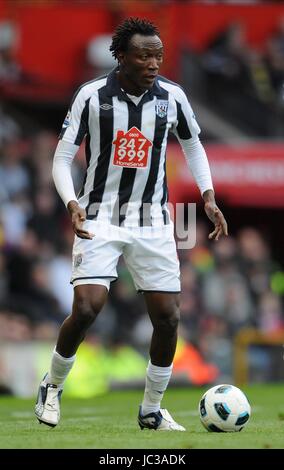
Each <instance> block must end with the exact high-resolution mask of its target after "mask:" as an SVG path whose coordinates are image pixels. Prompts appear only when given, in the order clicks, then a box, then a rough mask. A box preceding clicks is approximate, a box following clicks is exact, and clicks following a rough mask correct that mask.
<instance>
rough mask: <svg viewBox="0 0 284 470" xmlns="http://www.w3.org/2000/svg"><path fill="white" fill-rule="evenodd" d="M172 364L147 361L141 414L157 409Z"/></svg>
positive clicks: (166, 384)
mask: <svg viewBox="0 0 284 470" xmlns="http://www.w3.org/2000/svg"><path fill="white" fill-rule="evenodd" d="M172 369H173V365H172V364H171V365H170V366H168V367H159V366H154V365H153V364H152V363H151V361H149V363H148V367H147V375H146V385H145V392H144V398H143V402H142V410H141V411H142V415H147V414H148V413H155V412H157V411H159V409H160V407H161V406H160V405H161V401H162V399H163V396H164V392H165V391H166V388H167V386H168V383H169V381H170V378H171V375H172Z"/></svg>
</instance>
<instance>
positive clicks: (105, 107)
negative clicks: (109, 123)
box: [100, 103, 113, 111]
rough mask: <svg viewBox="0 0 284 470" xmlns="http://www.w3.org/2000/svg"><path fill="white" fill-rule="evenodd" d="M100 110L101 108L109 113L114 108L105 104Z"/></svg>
mask: <svg viewBox="0 0 284 470" xmlns="http://www.w3.org/2000/svg"><path fill="white" fill-rule="evenodd" d="M100 108H101V109H104V110H105V111H108V110H109V109H112V108H113V106H112V105H111V104H108V103H104V104H101V105H100Z"/></svg>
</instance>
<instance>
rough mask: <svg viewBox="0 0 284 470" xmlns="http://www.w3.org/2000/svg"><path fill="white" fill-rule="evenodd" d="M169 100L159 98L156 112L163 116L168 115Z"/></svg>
mask: <svg viewBox="0 0 284 470" xmlns="http://www.w3.org/2000/svg"><path fill="white" fill-rule="evenodd" d="M168 106H169V102H168V101H167V100H157V103H156V114H157V115H158V116H159V117H160V118H163V117H165V116H166V115H167V112H168Z"/></svg>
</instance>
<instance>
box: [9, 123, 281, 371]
mask: <svg viewBox="0 0 284 470" xmlns="http://www.w3.org/2000/svg"><path fill="white" fill-rule="evenodd" d="M55 145H56V135H55V134H53V133H51V132H50V131H47V130H42V131H41V132H40V133H38V134H37V135H35V136H32V137H31V138H30V139H26V140H22V139H18V138H17V137H16V135H14V136H13V137H12V136H10V137H9V138H8V139H3V140H2V143H1V163H0V188H1V213H0V222H1V226H0V227H1V232H0V243H1V245H0V246H1V252H0V339H1V340H9V341H23V340H33V339H40V340H54V339H55V338H56V335H57V331H58V327H59V325H60V323H61V322H62V320H63V319H64V318H65V316H66V315H68V314H69V312H70V310H71V306H72V287H71V285H70V284H69V279H70V269H71V250H72V240H73V232H72V228H71V224H70V221H69V216H68V214H67V211H66V209H65V207H64V206H63V204H62V202H61V201H60V200H59V197H58V196H57V194H56V192H55V189H54V185H53V182H52V177H51V165H52V158H53V153H54V149H55ZM82 175H83V166H82V163H81V159H80V158H78V159H77V160H76V161H75V164H74V174H73V176H74V181H75V185H76V187H77V188H78V187H79V186H80V184H81V181H82ZM204 219H205V215H204ZM207 236H208V226H207V225H205V223H204V221H203V220H202V219H201V220H200V221H199V222H198V224H197V243H196V246H195V248H193V249H191V250H180V251H179V257H180V261H181V279H182V296H181V327H180V335H181V337H182V338H184V339H185V340H186V341H187V342H190V343H191V344H193V345H195V346H196V347H197V348H198V350H199V351H200V352H201V353H202V355H203V357H204V359H205V360H207V361H210V362H213V363H216V364H218V367H219V368H220V369H221V371H222V372H223V373H224V374H225V375H230V373H231V367H232V364H231V360H232V339H233V337H234V335H235V334H236V332H238V331H239V329H240V328H243V327H248V326H253V327H256V328H258V329H260V330H261V331H263V332H275V331H279V330H281V329H283V328H284V313H283V305H282V301H281V294H282V295H283V276H284V275H283V274H282V278H281V266H280V265H279V264H278V263H277V261H276V260H274V259H272V257H271V252H270V247H269V245H268V244H267V243H266V241H265V240H264V239H263V237H262V235H261V233H260V232H259V231H257V230H255V229H254V228H252V227H247V228H242V229H241V230H240V231H239V232H238V233H237V235H236V236H234V237H232V236H229V237H228V238H224V239H220V240H219V241H218V242H217V243H212V242H209V241H208V238H207ZM151 331H152V328H151V325H150V322H149V320H148V316H147V313H146V311H145V305H144V301H143V296H142V295H137V294H136V292H135V289H134V286H133V284H132V281H131V278H130V275H129V274H128V272H127V270H126V268H125V266H124V263H123V261H122V260H121V262H120V265H119V280H118V281H116V282H115V283H113V284H112V288H111V294H110V298H109V302H108V304H107V305H106V307H105V309H104V311H103V312H102V313H101V315H100V317H99V319H98V320H97V324H96V325H95V326H94V327H93V328H92V330H91V332H90V333H91V334H92V335H94V337H95V339H96V340H97V341H99V342H102V343H103V344H105V345H107V346H115V345H117V344H120V343H128V344H131V345H132V346H134V347H135V348H136V349H137V350H138V351H140V352H141V353H142V354H145V355H147V348H148V344H149V340H150V337H151Z"/></svg>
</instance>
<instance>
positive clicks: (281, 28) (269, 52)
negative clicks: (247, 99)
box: [266, 16, 284, 106]
mask: <svg viewBox="0 0 284 470" xmlns="http://www.w3.org/2000/svg"><path fill="white" fill-rule="evenodd" d="M266 59H267V64H268V68H269V72H270V76H271V81H272V84H273V86H274V89H275V91H276V93H277V96H278V99H279V103H280V104H281V106H284V16H283V17H281V18H280V20H279V23H278V28H277V29H276V31H275V32H274V33H273V34H272V36H270V37H269V38H268V40H267V48H266Z"/></svg>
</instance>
